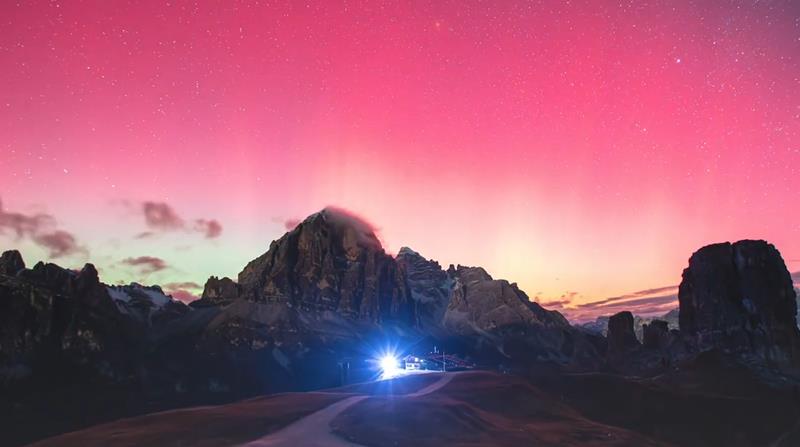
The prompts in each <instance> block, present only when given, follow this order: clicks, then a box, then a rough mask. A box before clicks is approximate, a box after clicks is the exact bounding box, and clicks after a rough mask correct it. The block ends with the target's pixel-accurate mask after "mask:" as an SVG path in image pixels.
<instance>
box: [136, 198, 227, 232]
mask: <svg viewBox="0 0 800 447" xmlns="http://www.w3.org/2000/svg"><path fill="white" fill-rule="evenodd" d="M123 203H125V204H127V205H128V206H130V202H127V201H126V202H123ZM140 210H141V212H142V214H143V215H144V222H145V225H147V227H148V230H147V231H143V232H141V233H139V234H137V235H136V236H134V237H135V238H136V239H145V238H149V237H153V236H156V235H158V234H159V233H164V232H169V231H189V232H196V233H200V234H202V235H203V236H204V237H205V238H207V239H215V238H218V237H219V236H220V235H222V224H220V223H219V221H218V220H216V219H195V220H193V221H192V222H191V224H187V222H186V220H184V219H183V218H182V217H181V216H179V215H178V213H177V212H176V211H175V209H173V208H172V207H171V206H170V205H169V204H167V203H165V202H151V201H148V202H142V204H141V209H140Z"/></svg>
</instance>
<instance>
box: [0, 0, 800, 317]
mask: <svg viewBox="0 0 800 447" xmlns="http://www.w3.org/2000/svg"><path fill="white" fill-rule="evenodd" d="M0 23H2V30H0V66H1V67H2V70H0V156H1V158H0V200H1V201H2V211H0V232H2V233H3V234H2V235H0V244H2V247H6V248H11V247H13V248H20V249H21V250H22V251H23V254H24V255H25V257H26V260H27V261H28V262H29V264H31V263H33V262H34V261H37V260H48V259H52V260H54V261H55V262H58V263H60V264H62V265H66V266H70V267H77V266H80V265H82V264H83V263H84V262H87V261H91V262H93V263H95V264H96V265H97V266H98V268H99V269H100V271H101V275H102V278H103V279H104V280H105V281H106V282H110V283H116V282H119V281H123V282H128V281H132V280H136V281H142V282H145V283H160V284H165V285H166V286H165V287H166V288H167V289H169V290H171V291H174V292H175V293H176V295H177V296H180V297H183V298H184V299H187V298H188V296H189V294H192V293H194V294H196V293H198V292H199V290H198V289H197V285H198V284H199V285H201V284H202V283H203V282H204V281H205V279H206V278H207V277H208V276H209V275H211V274H216V275H231V276H234V277H235V275H236V273H238V271H239V270H240V269H241V268H242V267H243V266H244V264H245V263H246V262H247V261H249V260H250V259H252V258H254V257H256V256H258V255H259V254H261V253H263V252H264V251H266V249H267V247H268V245H269V242H270V241H271V240H273V239H276V238H278V237H280V236H281V235H282V234H283V233H284V232H285V231H286V229H287V228H290V227H291V226H292V224H293V223H296V222H297V219H301V218H303V217H305V216H306V215H308V214H310V213H312V212H315V211H318V210H319V209H321V208H323V207H324V206H326V205H336V206H340V207H343V208H346V209H348V210H351V211H353V212H355V213H357V214H359V215H362V216H365V218H366V219H368V220H369V221H370V222H372V223H373V224H374V225H375V227H376V228H377V229H378V231H379V233H380V236H381V238H382V240H384V241H385V244H386V248H387V250H388V251H390V252H395V251H397V250H398V249H399V248H400V247H401V246H403V245H408V246H410V247H412V248H414V249H415V250H417V251H419V252H420V253H422V254H423V255H425V256H427V257H432V258H434V259H437V260H438V261H439V262H440V263H442V264H444V265H445V266H446V265H447V264H449V263H461V264H464V265H481V266H483V267H485V268H486V269H487V270H488V271H489V272H490V273H492V274H493V275H494V276H495V277H500V278H506V279H509V280H511V281H515V282H517V283H519V285H520V287H521V288H522V289H524V290H525V291H527V292H528V294H529V295H530V296H531V298H534V299H536V300H538V301H540V302H543V303H548V305H549V306H550V307H551V308H563V307H567V310H568V312H569V313H570V314H571V315H573V317H574V316H576V315H577V316H584V315H592V314H595V313H598V312H605V311H608V310H609V308H601V307H597V306H585V307H578V306H579V305H580V304H581V303H587V302H591V301H596V300H604V299H609V298H611V301H609V303H617V302H619V301H622V302H625V301H626V300H633V301H632V302H631V303H630V304H629V305H627V307H633V308H635V309H638V310H640V311H650V312H660V311H662V310H666V309H669V308H671V307H674V298H673V297H672V295H674V293H675V292H674V288H671V287H670V286H674V285H676V284H677V283H678V282H679V281H680V273H681V270H682V269H683V268H684V267H685V266H686V261H687V259H688V257H689V255H690V254H691V253H692V252H693V251H695V250H696V249H697V248H699V247H701V246H703V245H705V244H708V243H712V242H719V241H725V240H731V241H733V240H738V239H743V238H764V239H767V240H769V241H770V242H772V243H774V244H775V245H776V246H777V247H778V249H779V250H781V252H782V254H783V256H784V258H785V259H786V260H787V264H788V265H789V268H790V270H793V271H794V270H800V262H798V260H800V237H798V236H799V235H800V210H799V209H798V206H797V203H796V197H797V191H798V187H800V2H791V1H766V0H764V1H748V2H740V1H725V2H721V1H696V2H688V1H660V2H659V1H643V2H629V1H622V2H619V1H617V2H606V1H596V0H595V1H585V2H584V1H571V2H556V1H543V2H521V1H520V2H517V1H497V2H488V1H483V2H478V1H436V2H422V1H410V2H400V1H390V2H377V1H373V2H359V1H348V2H337V1H324V2H308V3H305V2H233V1H222V2H216V3H215V2H196V3H188V2H177V1H176V2H162V3H156V2H142V4H136V3H135V2H107V1H99V2H79V1H65V2H55V1H53V2H38V1H32V2H19V3H15V2H13V1H5V2H2V3H0ZM193 283H194V284H193ZM636 291H641V292H636ZM619 296H623V297H624V298H621V299H615V298H614V297H619ZM615 310H616V309H615Z"/></svg>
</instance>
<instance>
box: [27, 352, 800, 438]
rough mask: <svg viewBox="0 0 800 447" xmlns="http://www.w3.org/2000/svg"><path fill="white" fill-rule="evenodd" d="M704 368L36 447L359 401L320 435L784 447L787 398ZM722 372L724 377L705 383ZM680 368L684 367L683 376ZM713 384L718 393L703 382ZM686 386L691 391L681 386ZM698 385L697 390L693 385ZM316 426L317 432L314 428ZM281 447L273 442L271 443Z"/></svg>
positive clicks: (473, 386) (152, 426)
mask: <svg viewBox="0 0 800 447" xmlns="http://www.w3.org/2000/svg"><path fill="white" fill-rule="evenodd" d="M720 361H721V360H720V359H719V358H716V359H703V362H704V363H705V365H702V367H701V366H700V365H695V366H694V368H700V369H702V372H700V371H699V370H696V371H692V372H684V373H682V374H684V375H686V374H689V375H691V376H692V377H661V378H658V379H632V378H625V377H621V376H615V375H607V374H597V373H590V374H574V373H567V374H564V373H558V374H555V373H553V372H552V371H549V372H548V371H543V370H538V371H533V372H531V374H529V375H528V376H527V377H525V376H521V375H508V374H497V373H491V372H477V371H476V372H465V373H451V374H453V377H452V379H451V380H450V381H449V382H447V383H446V384H445V385H444V386H443V387H442V388H440V389H437V390H435V391H433V392H431V393H430V394H424V395H414V394H410V393H415V392H419V390H421V389H424V388H427V387H429V385H431V384H432V383H435V382H436V381H438V380H440V377H441V376H440V375H438V374H430V375H423V376H412V377H405V378H400V379H395V380H392V381H383V382H377V383H372V384H364V385H359V386H350V387H345V388H339V389H333V390H329V392H326V393H317V392H310V393H287V394H279V395H274V396H267V397H263V398H257V399H251V400H247V401H244V402H240V403H236V404H228V405H223V406H219V407H201V408H194V409H187V410H178V411H173V412H167V413H158V414H153V415H149V416H142V417H137V418H132V419H125V420H121V421H117V422H113V423H109V424H104V425H101V426H97V427H93V428H89V429H85V430H82V431H79V432H75V433H70V434H67V435H62V436H58V437H55V438H51V439H48V440H45V441H42V442H39V443H37V444H35V445H36V446H38V447H73V446H87V447H92V446H103V445H112V444H113V445H119V446H135V445H149V446H165V447H166V446H178V445H209V446H210V445H219V446H228V445H230V446H232V445H239V444H241V443H245V442H250V441H254V440H257V439H260V438H262V437H265V436H271V438H270V439H272V440H275V439H280V436H278V435H276V433H277V432H278V431H279V430H281V429H283V428H285V427H288V426H290V425H291V424H293V423H295V422H298V421H300V420H302V418H303V417H305V416H309V415H311V414H313V413H314V412H315V411H317V410H318V409H320V408H323V407H325V406H327V405H329V404H332V403H334V402H339V401H341V400H343V399H346V398H348V397H351V396H368V397H367V398H366V399H364V400H361V401H359V402H357V403H355V404H354V405H352V406H350V407H349V408H347V409H345V410H344V411H342V412H341V413H338V415H336V416H335V417H334V418H333V419H332V421H331V422H330V424H329V425H328V426H327V427H323V429H324V430H325V431H326V432H332V433H334V434H335V435H336V436H338V437H340V438H341V439H346V440H349V441H350V442H353V443H357V444H359V445H364V446H374V447H383V446H397V445H415V446H431V447H433V446H442V445H446V446H477V445H481V446H518V445H536V446H630V445H637V446H733V447H736V446H766V445H778V446H790V445H796V444H792V443H791V442H792V441H793V440H796V438H795V436H796V434H795V433H794V432H793V430H794V428H795V425H796V422H797V421H798V417H800V412H798V408H797V406H796V402H794V401H793V398H792V396H791V395H786V394H785V393H783V394H782V393H778V392H776V391H775V390H774V389H770V388H769V387H764V386H762V385H759V384H758V383H757V382H755V381H753V378H752V377H750V376H748V374H747V373H745V372H742V371H738V370H734V371H731V370H730V369H729V366H730V365H722V364H717V365H716V366H712V364H716V363H717V362H720ZM715 367H719V368H721V369H725V370H727V371H728V372H729V373H728V374H727V376H728V377H727V380H726V381H724V383H719V381H718V380H716V379H715V377H717V374H718V373H720V372H722V371H714V368H715ZM689 368H690V369H691V368H692V367H689ZM715 382H717V385H714V383H715ZM686 384H691V385H686ZM697 385H701V386H697ZM317 428H318V427H317ZM277 445H281V444H277Z"/></svg>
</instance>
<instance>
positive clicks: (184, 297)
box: [167, 289, 200, 303]
mask: <svg viewBox="0 0 800 447" xmlns="http://www.w3.org/2000/svg"><path fill="white" fill-rule="evenodd" d="M167 294H168V295H170V296H171V297H172V298H175V299H176V300H178V301H182V302H184V303H191V302H192V301H196V300H198V299H200V297H199V296H197V295H195V294H193V293H192V292H189V291H188V290H183V289H178V290H170V291H168V292H167Z"/></svg>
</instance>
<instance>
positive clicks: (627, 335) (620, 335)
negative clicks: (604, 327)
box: [607, 311, 639, 353]
mask: <svg viewBox="0 0 800 447" xmlns="http://www.w3.org/2000/svg"><path fill="white" fill-rule="evenodd" d="M607 337H608V352H609V353H612V352H613V353H619V352H624V351H628V350H631V349H635V348H637V347H638V346H639V340H638V339H637V338H636V333H634V332H633V314H631V313H630V312H628V311H624V312H619V313H616V314H614V315H612V316H611V318H609V319H608V334H607Z"/></svg>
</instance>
